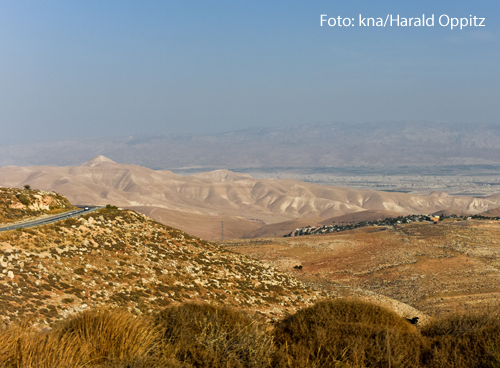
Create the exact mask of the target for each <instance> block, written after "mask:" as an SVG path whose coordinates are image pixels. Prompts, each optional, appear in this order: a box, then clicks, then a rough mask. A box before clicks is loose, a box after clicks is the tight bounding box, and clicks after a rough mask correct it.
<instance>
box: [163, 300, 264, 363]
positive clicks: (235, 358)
mask: <svg viewBox="0 0 500 368" xmlns="http://www.w3.org/2000/svg"><path fill="white" fill-rule="evenodd" d="M155 324H156V326H157V328H159V329H160V330H161V332H162V336H163V338H162V349H163V359H167V358H168V359H171V360H175V361H177V362H183V363H186V364H188V365H187V366H189V367H191V366H193V367H235V368H236V367H255V368H263V367H269V366H270V363H271V355H272V353H273V343H272V338H271V336H269V335H267V334H266V333H265V331H264V329H265V326H264V324H262V323H260V324H259V323H257V322H256V321H255V320H253V319H252V318H250V317H248V316H246V315H245V314H243V313H242V312H238V311H236V310H233V309H229V308H223V307H216V306H212V305H209V304H195V303H190V304H184V305H180V306H176V307H169V308H166V309H164V310H163V311H161V312H160V313H158V314H157V315H156V318H155Z"/></svg>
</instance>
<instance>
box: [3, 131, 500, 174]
mask: <svg viewBox="0 0 500 368" xmlns="http://www.w3.org/2000/svg"><path fill="white" fill-rule="evenodd" d="M95 155H104V156H106V157H109V158H111V159H112V160H114V161H117V162H121V163H125V164H136V165H141V166H145V167H149V168H153V169H170V170H172V169H189V168H193V169H197V170H205V171H206V170H211V169H233V170H241V169H250V168H294V167H318V168H321V167H349V166H363V165H369V166H373V165H378V166H381V165H386V166H404V165H410V166H422V165H425V166H432V165H500V125H498V124H489V125H488V124H475V123H470V124H455V123H441V122H439V123H432V122H391V123H356V124H346V123H342V124H341V123H335V124H334V123H332V124H307V125H300V126H295V127H288V128H279V129H272V128H262V129H248V130H240V131H233V132H228V133H222V134H212V135H210V134H206V135H154V136H130V137H121V138H109V139H104V138H103V139H86V140H83V139H82V140H63V141H53V142H40V143H34V144H5V143H3V144H0V166H5V165H17V166H28V165H56V166H74V165H81V164H82V163H83V162H85V161H86V160H87V159H88V157H92V156H95Z"/></svg>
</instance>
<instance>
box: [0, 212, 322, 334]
mask: <svg viewBox="0 0 500 368" xmlns="http://www.w3.org/2000/svg"><path fill="white" fill-rule="evenodd" d="M0 295H1V297H0V315H1V316H2V318H3V319H4V322H9V321H13V320H17V319H23V318H27V317H30V316H33V317H35V318H37V319H40V320H42V321H43V322H44V323H49V324H50V323H53V322H55V321H57V320H59V319H61V318H63V317H65V316H67V315H70V314H73V313H75V312H77V311H80V310H83V309H86V308H99V307H102V306H105V307H109V308H116V307H123V308H127V309H129V310H132V311H134V313H145V312H149V311H151V310H154V309H159V308H161V307H164V306H167V305H172V304H176V303H177V304H178V303H181V302H185V301H207V302H210V303H212V304H221V305H227V304H230V305H232V306H235V307H237V308H241V309H248V310H250V311H251V312H252V313H254V312H259V313H261V314H263V315H265V316H267V317H269V318H273V317H279V316H282V315H283V314H284V313H286V312H292V311H295V310H296V309H297V308H299V307H301V306H304V305H309V304H310V303H311V301H313V300H315V299H316V298H318V297H319V296H320V293H318V292H314V291H312V290H310V289H307V288H306V287H305V286H304V285H303V284H302V283H301V282H299V281H296V280H295V279H294V278H293V277H290V276H289V275H287V274H286V273H282V272H280V271H277V270H276V269H275V268H273V267H271V266H269V265H267V264H265V263H261V262H259V261H255V260H252V259H250V258H248V257H246V256H242V255H240V254H236V253H233V252H231V251H228V250H227V249H223V248H220V247H219V246H217V245H214V244H211V243H208V242H206V241H203V240H200V239H198V238H195V237H192V236H190V235H188V234H186V233H184V232H182V231H179V230H176V229H173V228H170V227H167V226H165V225H161V224H159V223H157V222H155V221H154V220H152V219H150V218H148V217H146V216H144V215H142V214H138V213H136V212H133V211H130V210H118V209H116V208H113V207H110V206H108V207H107V208H105V209H102V210H98V211H96V212H92V213H88V214H86V215H84V216H81V217H79V218H78V219H76V218H71V219H68V220H65V221H60V222H57V223H54V224H51V225H46V226H41V227H37V228H29V229H23V230H21V231H8V232H4V233H1V234H0Z"/></svg>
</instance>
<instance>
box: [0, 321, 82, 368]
mask: <svg viewBox="0 0 500 368" xmlns="http://www.w3.org/2000/svg"><path fill="white" fill-rule="evenodd" d="M86 362H88V351H87V349H86V347H85V346H82V341H81V339H80V338H79V337H78V336H76V335H74V334H67V335H65V336H62V335H61V334H59V333H54V332H49V331H43V330H41V329H40V328H35V327H33V326H31V325H30V324H28V323H23V324H20V325H15V326H11V327H10V328H8V329H7V330H5V331H3V332H2V333H0V367H3V368H11V367H12V368H21V367H23V368H53V367H60V368H73V367H75V368H76V367H82V366H83V365H84V364H85V363H86Z"/></svg>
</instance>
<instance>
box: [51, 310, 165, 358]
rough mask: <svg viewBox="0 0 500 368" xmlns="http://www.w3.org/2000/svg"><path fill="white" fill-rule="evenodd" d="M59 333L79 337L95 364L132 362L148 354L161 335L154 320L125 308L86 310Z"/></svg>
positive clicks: (62, 327) (69, 321) (71, 319)
mask: <svg viewBox="0 0 500 368" xmlns="http://www.w3.org/2000/svg"><path fill="white" fill-rule="evenodd" d="M55 332H57V333H58V334H59V335H61V336H62V338H65V337H66V336H77V337H78V338H79V339H80V340H81V342H82V344H83V345H84V346H85V349H86V350H87V351H88V355H89V359H90V361H91V362H92V363H93V364H102V363H105V362H106V363H109V362H120V364H122V363H123V364H125V365H130V364H132V363H133V362H135V361H136V360H140V359H143V358H144V357H147V356H148V355H149V354H150V353H151V352H152V351H153V349H154V348H155V343H156V341H157V340H158V338H159V335H158V331H157V330H156V329H155V328H154V327H153V325H152V324H151V322H150V320H148V319H147V318H139V317H135V316H134V315H132V314H131V313H129V312H127V311H124V310H114V311H111V310H91V311H85V312H82V313H79V314H78V315H76V316H73V317H70V318H69V319H68V320H66V321H65V322H63V323H62V324H61V325H59V326H58V327H56V329H55Z"/></svg>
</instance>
